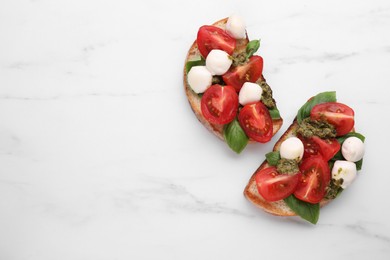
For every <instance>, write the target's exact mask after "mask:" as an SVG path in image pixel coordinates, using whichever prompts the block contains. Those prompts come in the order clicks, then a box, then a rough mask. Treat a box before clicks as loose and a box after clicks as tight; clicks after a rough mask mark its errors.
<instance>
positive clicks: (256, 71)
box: [222, 55, 263, 92]
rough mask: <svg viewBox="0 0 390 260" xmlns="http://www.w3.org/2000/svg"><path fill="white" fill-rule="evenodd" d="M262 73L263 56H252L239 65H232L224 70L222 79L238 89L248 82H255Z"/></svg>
mask: <svg viewBox="0 0 390 260" xmlns="http://www.w3.org/2000/svg"><path fill="white" fill-rule="evenodd" d="M262 73H263V58H262V57H260V56H256V55H254V56H252V57H250V58H249V61H248V62H247V63H245V64H243V65H241V66H237V67H232V68H230V69H229V70H228V72H226V73H225V74H224V75H223V76H222V79H223V81H224V82H225V83H226V84H227V85H230V86H232V87H234V88H235V89H236V91H237V92H239V91H240V89H241V87H242V85H243V84H244V83H245V82H247V81H249V82H256V81H257V80H258V79H259V78H260V77H261V74H262Z"/></svg>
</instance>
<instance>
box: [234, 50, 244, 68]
mask: <svg viewBox="0 0 390 260" xmlns="http://www.w3.org/2000/svg"><path fill="white" fill-rule="evenodd" d="M231 59H232V62H233V63H232V64H233V66H234V67H237V66H240V65H244V64H245V63H246V62H247V54H246V52H245V51H242V52H237V53H234V54H233V56H231Z"/></svg>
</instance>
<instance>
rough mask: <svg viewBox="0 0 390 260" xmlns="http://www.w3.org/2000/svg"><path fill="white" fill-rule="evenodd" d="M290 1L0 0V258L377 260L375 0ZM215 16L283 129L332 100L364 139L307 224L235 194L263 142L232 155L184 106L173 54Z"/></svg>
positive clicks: (382, 119)
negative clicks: (252, 68)
mask: <svg viewBox="0 0 390 260" xmlns="http://www.w3.org/2000/svg"><path fill="white" fill-rule="evenodd" d="M292 2H293V1H284V2H281V1H269V0H267V1H203V0H198V1H191V2H188V1H179V0H176V1H173V0H166V1H156V0H155V1H152V0H144V1H139V3H135V2H131V1H127V0H122V1H120V0H112V1H93V0H61V1H60V0H58V1H49V0H30V1H28V0H2V1H0V37H1V38H0V39H1V40H0V259H1V260H52V259H60V260H62V259H72V260H84V259H88V260H89V259H91V260H92V259H93V260H100V259H116V260H122V259H248V260H249V259H287V258H288V259H293V258H291V257H292V256H295V257H297V256H300V257H301V258H300V259H368V258H371V259H389V258H390V206H389V198H390V188H389V185H390V174H389V170H388V168H389V166H388V162H389V157H388V156H389V152H388V149H387V147H388V146H390V143H389V140H388V138H387V136H388V129H389V127H390V124H389V112H390V94H389V92H390V90H389V89H390V2H389V1H386V0H383V1H379V0H371V1H309V0H306V1H303V0H302V1H294V2H293V3H292ZM231 13H238V14H240V15H242V16H243V17H245V19H246V22H247V25H248V26H247V30H248V33H249V36H250V37H251V38H252V39H254V38H261V39H262V46H261V49H260V52H259V53H260V54H261V55H262V56H263V58H264V60H265V68H264V75H265V76H266V78H267V80H268V82H269V84H270V85H271V86H272V88H273V90H274V95H275V98H276V99H277V101H278V106H279V108H280V111H281V113H282V116H283V117H284V119H285V124H284V126H283V128H282V132H283V131H285V130H286V129H287V126H288V125H289V123H290V122H291V121H292V119H293V117H294V116H295V112H296V110H297V109H298V108H299V107H300V106H301V105H302V103H303V102H305V101H306V99H307V98H308V97H310V96H311V95H314V94H316V93H318V92H320V91H325V90H336V91H337V95H338V99H339V101H341V102H344V103H346V104H348V105H350V106H351V107H353V108H354V110H355V113H356V128H357V129H358V131H360V132H362V133H364V134H365V135H366V138H367V139H366V156H365V161H364V165H363V169H362V171H361V172H360V174H359V176H358V179H357V180H356V182H355V183H354V184H353V185H352V186H351V187H350V188H348V190H347V191H346V192H344V193H343V194H342V196H341V197H340V198H339V199H338V200H337V201H334V202H333V203H331V204H330V205H329V206H327V207H326V208H324V209H323V210H322V211H321V216H320V220H319V223H318V224H317V225H316V226H313V225H310V224H307V223H305V222H303V221H301V220H299V219H298V218H279V217H274V216H271V215H268V214H266V213H264V212H262V211H261V210H258V209H257V208H255V207H254V206H253V205H251V204H250V203H249V202H247V201H246V199H245V198H244V197H243V195H242V191H243V189H244V187H245V185H246V183H247V181H248V179H249V177H250V176H251V175H252V173H253V171H254V170H255V169H256V168H257V166H258V165H259V164H260V162H261V161H262V160H263V158H264V157H263V156H264V154H265V153H266V152H268V151H269V150H270V149H271V147H272V145H273V143H274V141H275V140H276V139H273V141H271V143H269V144H266V145H250V146H249V147H248V148H247V149H246V150H245V151H244V152H243V153H242V154H241V155H239V156H237V155H235V154H234V153H232V152H231V151H230V150H229V149H228V148H227V147H226V145H225V144H224V143H223V142H221V141H220V140H218V139H217V138H216V137H214V136H213V135H211V134H210V133H209V132H207V130H206V129H205V128H204V127H203V126H202V125H201V124H199V123H198V121H197V120H196V118H195V116H194V115H193V114H192V111H191V109H190V106H189V105H188V103H187V100H186V97H185V94H184V91H183V87H182V67H183V62H184V58H185V55H186V51H187V49H188V48H189V46H190V44H191V43H192V42H193V41H194V39H195V36H196V32H197V29H198V27H199V26H201V25H203V24H209V23H212V22H214V21H216V20H218V19H220V18H223V17H225V16H228V15H230V14H231ZM383 129H385V130H383ZM282 132H279V134H278V135H277V136H276V138H278V137H280V135H281V133H282ZM295 257H294V258H295Z"/></svg>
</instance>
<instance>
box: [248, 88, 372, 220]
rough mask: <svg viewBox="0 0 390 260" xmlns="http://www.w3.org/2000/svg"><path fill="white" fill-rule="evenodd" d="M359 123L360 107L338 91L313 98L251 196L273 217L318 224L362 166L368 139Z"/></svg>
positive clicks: (269, 157)
mask: <svg viewBox="0 0 390 260" xmlns="http://www.w3.org/2000/svg"><path fill="white" fill-rule="evenodd" d="M354 124H355V120H354V110H353V109H352V108H350V107H349V106H347V105H345V104H343V103H339V102H337V101H336V93H335V92H333V91H330V92H323V93H319V94H317V95H316V96H314V97H312V98H311V99H309V101H307V102H306V103H305V104H304V105H303V106H302V107H301V108H300V109H299V111H298V114H297V116H296V117H295V119H294V121H293V123H292V124H291V125H290V127H289V128H288V129H287V130H286V132H285V133H284V134H283V135H282V136H281V138H280V139H279V140H278V141H277V142H276V144H275V146H274V148H273V151H272V152H270V153H267V154H266V156H265V157H266V159H265V160H264V162H263V163H262V164H261V165H260V167H259V168H258V169H257V170H256V171H255V173H254V174H253V175H252V177H251V179H250V180H249V183H248V184H247V186H246V188H245V190H244V195H245V197H246V198H247V199H248V200H249V201H250V202H252V203H253V204H254V205H256V206H257V207H259V208H261V209H263V210H264V211H266V212H268V213H271V214H273V215H277V216H295V215H299V216H300V217H302V218H303V219H305V220H307V221H309V222H311V223H313V224H315V223H317V221H318V218H319V212H320V208H321V207H322V206H324V205H326V204H327V203H329V202H330V201H332V200H334V199H335V198H337V197H338V196H339V195H340V194H341V192H342V191H343V190H345V189H346V188H347V187H348V186H349V185H350V184H351V183H352V182H353V180H354V179H355V177H356V176H357V171H359V170H360V169H361V168H362V163H363V156H364V141H365V137H364V136H363V135H362V134H360V133H357V132H355V129H354Z"/></svg>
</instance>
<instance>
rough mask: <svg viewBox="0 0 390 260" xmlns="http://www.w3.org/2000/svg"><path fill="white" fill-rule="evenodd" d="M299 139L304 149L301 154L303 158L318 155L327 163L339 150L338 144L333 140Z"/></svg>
mask: <svg viewBox="0 0 390 260" xmlns="http://www.w3.org/2000/svg"><path fill="white" fill-rule="evenodd" d="M299 138H300V139H301V141H302V143H303V146H304V148H305V152H304V154H303V157H304V158H306V157H309V156H311V155H317V154H320V155H322V157H323V158H324V160H325V161H329V160H330V159H332V158H333V156H335V154H336V153H337V152H338V151H339V150H340V143H339V142H338V141H337V140H336V139H335V138H330V139H321V138H320V137H318V136H313V137H311V138H304V137H301V136H299Z"/></svg>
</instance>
